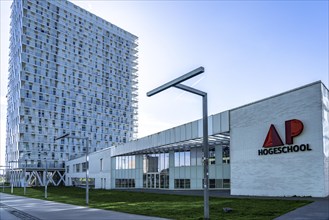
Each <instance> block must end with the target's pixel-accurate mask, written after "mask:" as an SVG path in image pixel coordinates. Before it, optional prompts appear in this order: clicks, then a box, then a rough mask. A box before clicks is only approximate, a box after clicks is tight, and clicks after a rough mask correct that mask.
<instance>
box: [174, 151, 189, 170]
mask: <svg viewBox="0 0 329 220" xmlns="http://www.w3.org/2000/svg"><path fill="white" fill-rule="evenodd" d="M185 166H191V152H190V151H182V152H175V167H185Z"/></svg>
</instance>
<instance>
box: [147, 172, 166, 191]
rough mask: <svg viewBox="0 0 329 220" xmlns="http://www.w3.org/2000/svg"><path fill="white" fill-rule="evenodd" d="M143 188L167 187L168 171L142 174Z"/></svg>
mask: <svg viewBox="0 0 329 220" xmlns="http://www.w3.org/2000/svg"><path fill="white" fill-rule="evenodd" d="M143 185H144V188H150V189H159V188H169V175H168V173H146V174H144V184H143Z"/></svg>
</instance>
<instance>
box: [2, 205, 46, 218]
mask: <svg viewBox="0 0 329 220" xmlns="http://www.w3.org/2000/svg"><path fill="white" fill-rule="evenodd" d="M0 208H3V209H5V210H6V211H7V212H9V213H10V214H12V215H14V216H16V217H17V218H20V219H22V220H41V219H40V218H37V217H34V216H32V215H29V214H27V213H25V212H22V211H20V210H18V209H15V208H13V207H10V206H7V205H5V204H3V203H0Z"/></svg>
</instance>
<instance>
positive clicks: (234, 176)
mask: <svg viewBox="0 0 329 220" xmlns="http://www.w3.org/2000/svg"><path fill="white" fill-rule="evenodd" d="M328 118H329V94H328V89H327V88H326V87H325V86H324V85H323V84H322V83H321V82H315V83H312V84H309V85H305V86H303V87H300V88H297V89H293V90H290V91H288V92H285V93H282V94H278V95H276V96H272V97H269V98H266V99H263V100H260V101H257V102H254V103H250V104H248V105H245V106H242V107H239V108H235V109H232V110H229V111H225V112H221V113H218V114H215V115H212V116H209V119H208V121H209V123H208V124H209V127H208V129H209V145H210V146H209V149H210V153H209V155H210V157H209V180H210V182H209V187H210V189H230V191H231V194H232V195H252V196H313V197H325V196H328V195H329V187H328V183H329V180H328V173H329V169H328V167H329V119H328ZM202 156H203V153H202V120H196V121H193V122H190V123H187V124H184V125H181V126H178V127H175V128H171V129H168V130H165V131H162V132H159V133H157V134H154V135H150V136H147V137H144V138H141V139H138V140H136V141H132V142H128V143H126V144H123V145H119V146H114V147H111V148H107V149H103V150H101V151H98V152H94V153H92V154H90V155H89V163H90V166H89V167H90V170H89V171H90V180H89V181H90V183H91V184H94V186H95V188H106V189H112V188H153V189H172V190H175V189H200V190H201V189H202V186H203V163H202ZM66 171H67V173H66V184H67V185H79V184H83V181H84V180H85V179H84V178H85V172H86V165H85V157H81V158H78V159H75V160H71V161H68V162H67V164H66Z"/></svg>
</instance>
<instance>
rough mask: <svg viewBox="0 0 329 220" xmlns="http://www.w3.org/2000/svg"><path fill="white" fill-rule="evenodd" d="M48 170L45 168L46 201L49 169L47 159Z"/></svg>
mask: <svg viewBox="0 0 329 220" xmlns="http://www.w3.org/2000/svg"><path fill="white" fill-rule="evenodd" d="M45 163H46V168H45V177H44V178H45V180H44V181H45V199H47V198H48V169H47V160H46V159H45Z"/></svg>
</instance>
